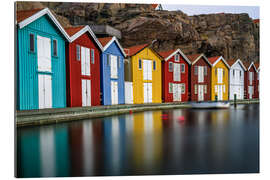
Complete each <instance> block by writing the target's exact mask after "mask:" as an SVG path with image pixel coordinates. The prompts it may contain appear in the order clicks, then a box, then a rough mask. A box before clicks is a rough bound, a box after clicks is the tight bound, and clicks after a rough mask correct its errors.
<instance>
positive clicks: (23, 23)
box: [18, 8, 70, 41]
mask: <svg viewBox="0 0 270 180" xmlns="http://www.w3.org/2000/svg"><path fill="white" fill-rule="evenodd" d="M45 14H47V15H48V16H49V17H50V18H51V20H52V21H53V22H54V24H55V25H56V26H57V28H58V29H59V30H60V32H61V33H62V34H63V35H64V37H65V38H66V39H67V40H68V41H70V37H69V35H68V34H67V33H66V31H65V30H64V28H63V27H62V26H61V24H60V23H59V22H58V20H57V19H56V18H55V17H54V15H53V14H52V12H51V11H50V10H49V9H48V8H45V9H42V10H40V11H39V12H37V13H35V14H34V15H32V16H30V17H28V18H26V19H24V20H23V21H21V22H20V23H19V24H18V25H19V28H20V29H22V28H23V27H25V26H27V25H28V24H30V23H32V22H33V21H35V20H37V19H38V18H40V17H42V16H44V15H45Z"/></svg>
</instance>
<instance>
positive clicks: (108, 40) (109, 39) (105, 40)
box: [98, 37, 113, 47]
mask: <svg viewBox="0 0 270 180" xmlns="http://www.w3.org/2000/svg"><path fill="white" fill-rule="evenodd" d="M112 38H113V37H104V38H98V40H99V42H100V43H101V44H102V46H103V47H104V46H106V45H107V44H108V43H109V42H110V41H111V40H112Z"/></svg>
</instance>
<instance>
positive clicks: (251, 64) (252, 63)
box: [247, 61, 257, 71]
mask: <svg viewBox="0 0 270 180" xmlns="http://www.w3.org/2000/svg"><path fill="white" fill-rule="evenodd" d="M251 66H253V67H254V69H255V71H257V68H256V66H255V65H254V62H253V61H252V62H251V63H250V65H249V67H248V69H247V70H248V71H249V69H250V68H251Z"/></svg>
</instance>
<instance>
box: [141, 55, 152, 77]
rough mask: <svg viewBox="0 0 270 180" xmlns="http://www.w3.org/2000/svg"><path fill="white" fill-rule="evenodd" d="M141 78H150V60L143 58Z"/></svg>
mask: <svg viewBox="0 0 270 180" xmlns="http://www.w3.org/2000/svg"><path fill="white" fill-rule="evenodd" d="M143 80H152V61H151V60H143Z"/></svg>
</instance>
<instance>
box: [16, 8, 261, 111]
mask: <svg viewBox="0 0 270 180" xmlns="http://www.w3.org/2000/svg"><path fill="white" fill-rule="evenodd" d="M16 15H17V16H16V25H17V33H16V38H17V47H16V56H17V57H16V72H17V76H16V78H17V109H18V110H31V109H43V108H63V107H80V106H96V105H101V104H102V105H113V104H125V103H126V104H133V103H134V104H141V103H161V102H174V101H189V100H191V101H208V100H228V99H233V98H234V96H237V99H244V98H249V99H251V98H259V70H260V69H259V65H258V64H254V63H253V62H252V63H249V64H244V63H243V62H242V61H241V60H240V59H237V60H228V61H226V60H225V59H224V58H223V57H222V56H218V57H210V58H207V57H206V56H205V55H203V54H195V55H189V56H186V55H185V54H184V53H183V52H182V51H181V50H180V49H176V50H171V51H164V52H156V51H155V50H153V49H152V48H151V45H149V44H143V45H137V46H133V47H129V48H123V47H122V46H121V44H120V43H119V41H118V40H117V38H116V37H104V38H97V37H96V35H95V34H94V33H93V31H92V30H91V28H90V27H89V26H88V25H86V26H76V27H68V28H64V27H62V26H61V24H60V23H59V22H58V21H57V19H56V18H55V16H54V15H53V14H52V13H51V11H50V10H49V9H48V8H45V9H34V10H26V11H17V14H16Z"/></svg>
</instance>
